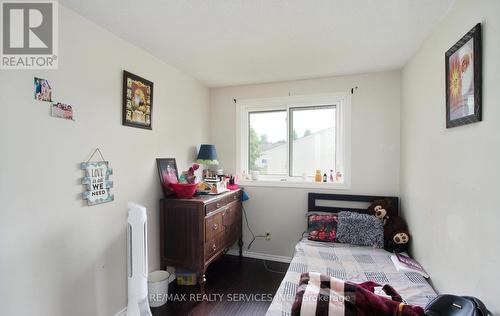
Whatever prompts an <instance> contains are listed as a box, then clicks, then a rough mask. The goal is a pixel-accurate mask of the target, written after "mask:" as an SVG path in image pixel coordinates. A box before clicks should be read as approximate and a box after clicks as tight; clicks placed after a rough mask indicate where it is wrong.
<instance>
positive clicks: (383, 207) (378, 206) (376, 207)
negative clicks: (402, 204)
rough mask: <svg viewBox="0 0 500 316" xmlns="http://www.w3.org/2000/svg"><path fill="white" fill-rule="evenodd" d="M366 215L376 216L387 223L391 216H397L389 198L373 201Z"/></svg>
mask: <svg viewBox="0 0 500 316" xmlns="http://www.w3.org/2000/svg"><path fill="white" fill-rule="evenodd" d="M368 214H370V215H373V216H376V217H377V218H380V219H382V220H384V221H387V220H388V219H389V218H391V217H392V216H396V215H398V214H397V211H396V208H395V207H394V205H393V202H392V200H391V199H390V198H384V199H382V200H376V201H373V203H372V205H370V207H368Z"/></svg>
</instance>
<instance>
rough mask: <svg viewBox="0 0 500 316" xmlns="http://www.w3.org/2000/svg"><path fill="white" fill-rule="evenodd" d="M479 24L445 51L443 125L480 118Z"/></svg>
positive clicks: (450, 125) (460, 123)
mask: <svg viewBox="0 0 500 316" xmlns="http://www.w3.org/2000/svg"><path fill="white" fill-rule="evenodd" d="M481 61H482V58H481V24H480V23H478V24H477V25H476V26H474V28H473V29H472V30H470V31H469V32H468V33H467V34H465V35H464V37H462V38H461V39H460V40H459V41H458V42H457V43H456V44H455V45H453V47H451V48H450V49H449V50H448V51H447V52H446V54H445V63H446V128H451V127H456V126H460V125H465V124H470V123H474V122H479V121H481V75H482V66H481Z"/></svg>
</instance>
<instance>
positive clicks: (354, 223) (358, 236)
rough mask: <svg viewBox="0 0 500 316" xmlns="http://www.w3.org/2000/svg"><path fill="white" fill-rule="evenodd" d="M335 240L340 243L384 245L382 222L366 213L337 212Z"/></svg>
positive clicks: (380, 246)
mask: <svg viewBox="0 0 500 316" xmlns="http://www.w3.org/2000/svg"><path fill="white" fill-rule="evenodd" d="M337 241H338V242H341V243H347V244H353V245H359V246H370V247H376V248H383V247H384V222H383V221H382V220H381V219H379V218H377V217H375V216H373V215H368V214H360V213H354V212H340V213H338V224H337Z"/></svg>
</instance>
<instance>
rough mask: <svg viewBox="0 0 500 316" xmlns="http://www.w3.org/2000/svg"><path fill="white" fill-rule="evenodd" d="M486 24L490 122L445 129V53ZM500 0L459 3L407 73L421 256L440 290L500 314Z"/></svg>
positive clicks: (406, 114)
mask: <svg viewBox="0 0 500 316" xmlns="http://www.w3.org/2000/svg"><path fill="white" fill-rule="evenodd" d="M478 22H481V23H482V24H483V110H484V112H483V121H482V122H480V123H475V124H471V125H467V126H462V127H456V128H453V129H446V128H445V85H444V81H445V78H444V75H445V66H444V54H445V52H446V50H448V49H449V48H450V47H451V46H452V45H453V44H455V42H456V41H457V40H459V39H460V38H461V37H462V36H463V35H464V34H465V33H467V32H468V31H469V30H470V29H471V28H472V27H473V26H474V25H475V24H476V23H478ZM498 34H500V1H498V0H481V1H476V0H458V1H457V3H456V4H455V6H454V7H453V8H452V9H451V11H450V12H449V14H448V16H447V17H446V18H445V19H444V20H443V22H442V23H441V24H440V25H439V26H438V28H437V29H436V30H435V31H434V32H433V34H432V35H431V36H430V37H429V38H428V39H427V41H426V42H425V43H424V44H423V46H422V47H421V48H420V50H419V51H418V53H417V54H416V55H415V56H414V57H413V58H412V59H411V61H410V62H409V63H408V64H407V65H406V66H405V67H404V70H403V76H402V77H403V81H402V90H403V107H402V110H401V135H402V136H401V164H402V168H401V195H402V204H403V211H404V213H405V215H406V217H407V219H408V223H409V225H410V231H411V232H412V233H413V238H414V239H413V250H414V255H415V256H416V258H417V259H418V260H419V261H420V262H421V263H422V264H423V265H424V266H425V267H426V269H427V270H428V272H429V273H430V274H431V276H432V281H433V283H434V285H435V287H436V288H437V290H438V291H440V292H452V293H456V294H469V295H476V296H478V297H480V298H482V299H483V300H484V301H485V303H487V305H488V307H489V308H490V309H492V311H493V312H494V313H495V314H500V303H499V300H498V280H499V279H500V275H499V272H498V266H499V265H500V252H499V251H498V250H499V242H500V237H499V234H498V224H499V223H500V212H499V211H498V205H500V195H499V194H498V181H499V179H500V172H499V170H500V169H499V168H498V163H499V161H500V149H499V148H500V147H499V144H500V129H499V123H498V118H499V117H500V107H499V100H500V90H499V89H498V83H499V82H500V75H499V69H500V61H499V56H500V39H499V37H498Z"/></svg>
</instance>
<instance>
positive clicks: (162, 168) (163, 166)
mask: <svg viewBox="0 0 500 316" xmlns="http://www.w3.org/2000/svg"><path fill="white" fill-rule="evenodd" d="M169 166H170V168H171V169H173V170H174V171H175V177H176V178H177V179H179V171H178V170H177V163H176V161H175V158H156V167H157V168H158V176H159V177H160V184H161V188H162V190H163V195H164V196H165V197H169V196H172V195H173V194H174V191H173V190H172V189H171V188H170V187H169V186H168V183H166V181H165V180H166V179H165V177H164V176H163V174H164V172H167V169H168V167H169Z"/></svg>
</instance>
